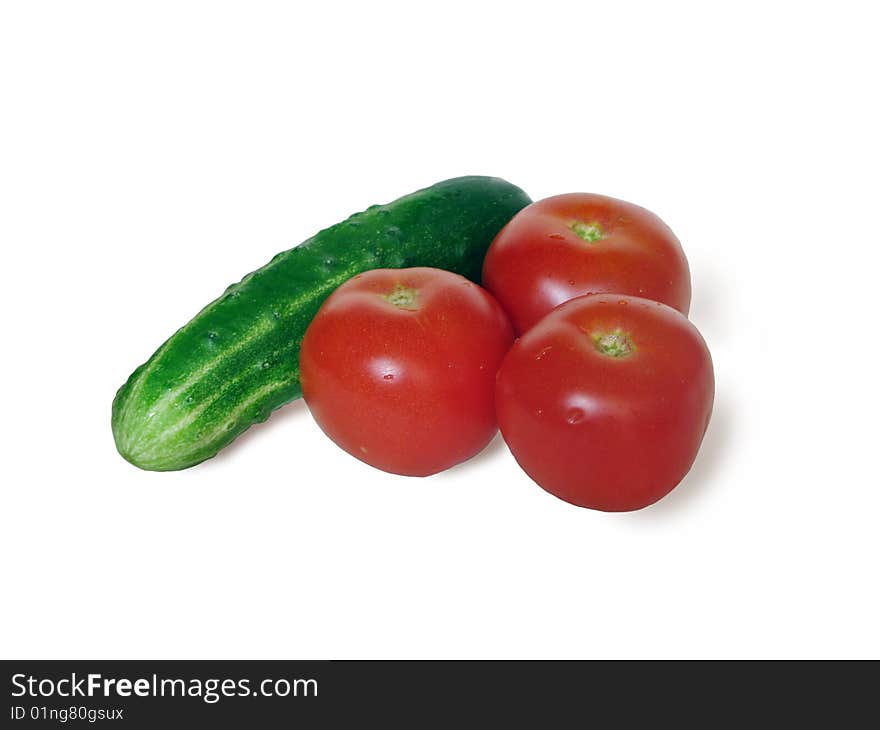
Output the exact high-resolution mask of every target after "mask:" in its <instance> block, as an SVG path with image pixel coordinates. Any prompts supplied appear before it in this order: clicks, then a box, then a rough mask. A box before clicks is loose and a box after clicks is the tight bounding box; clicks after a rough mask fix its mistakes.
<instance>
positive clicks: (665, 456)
mask: <svg viewBox="0 0 880 730" xmlns="http://www.w3.org/2000/svg"><path fill="white" fill-rule="evenodd" d="M714 393H715V381H714V376H713V372H712V359H711V357H710V355H709V350H708V349H707V348H706V343H705V342H704V341H703V338H702V337H701V336H700V333H699V332H697V329H696V327H694V326H693V325H692V324H691V323H690V322H689V321H688V319H687V318H686V317H685V316H684V315H682V314H680V313H679V312H677V311H675V310H674V309H672V308H670V307H667V306H666V305H664V304H660V303H659V302H653V301H649V300H647V299H641V298H639V297H627V296H620V295H610V294H598V295H592V296H582V297H578V298H577V299H573V300H571V301H569V302H566V303H565V304H562V305H561V306H559V307H558V308H556V309H555V310H553V312H551V313H550V314H548V315H547V316H546V317H545V318H544V319H542V320H541V321H540V322H539V323H538V324H537V325H535V326H534V327H533V328H532V329H530V330H529V331H528V332H527V333H526V334H525V335H523V336H522V337H521V338H520V339H519V340H518V341H517V343H516V344H515V345H514V346H513V347H512V348H511V350H510V352H509V353H508V354H507V357H506V358H505V359H504V362H503V364H502V366H501V370H500V371H499V373H498V386H497V390H496V404H497V412H498V423H499V425H500V426H501V433H502V434H503V436H504V439H505V441H507V445H508V446H509V447H510V450H511V452H512V453H513V455H514V457H515V458H516V460H517V461H518V462H519V464H520V466H521V467H522V468H523V469H524V470H525V471H526V473H527V474H528V475H529V476H530V477H531V478H532V479H534V480H535V481H536V482H537V483H538V484H539V485H541V486H542V487H543V488H544V489H546V490H547V491H548V492H550V493H551V494H555V495H556V496H557V497H560V498H561V499H564V500H566V501H567V502H571V503H572V504H576V505H579V506H581V507H591V508H593V509H600V510H606V511H609V512H619V511H625V510H635V509H641V508H642V507H646V506H648V505H649V504H652V503H653V502H656V501H657V500H658V499H660V498H661V497H663V496H664V495H665V494H667V493H668V492H670V491H671V490H672V489H673V488H674V487H675V485H676V484H678V483H679V482H680V481H681V479H682V478H683V477H684V475H685V474H687V472H688V470H689V469H690V468H691V464H693V461H694V458H695V457H696V455H697V451H698V449H699V448H700V442H701V441H702V440H703V434H704V433H705V431H706V427H707V426H708V424H709V416H710V414H711V412H712V400H713V397H714Z"/></svg>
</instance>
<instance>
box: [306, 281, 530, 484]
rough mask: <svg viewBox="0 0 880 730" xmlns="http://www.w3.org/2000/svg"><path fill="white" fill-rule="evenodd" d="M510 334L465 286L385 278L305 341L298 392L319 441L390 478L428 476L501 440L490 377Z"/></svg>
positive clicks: (337, 305)
mask: <svg viewBox="0 0 880 730" xmlns="http://www.w3.org/2000/svg"><path fill="white" fill-rule="evenodd" d="M512 342H513V329H512V327H511V325H510V322H509V321H508V319H507V316H506V315H505V314H504V312H503V311H502V309H501V307H500V306H499V305H498V303H497V302H496V301H495V299H494V298H493V297H492V296H491V295H490V294H489V293H488V292H487V291H486V290H485V289H482V288H481V287H479V286H477V285H476V284H474V283H473V282H471V281H468V280H467V279H465V278H464V277H462V276H458V275H457V274H452V273H449V272H448V271H440V270H438V269H430V268H413V269H402V270H394V269H381V270H377V271H368V272H366V273H364V274H359V275H358V276H355V277H354V278H353V279H350V280H349V281H347V282H346V283H345V284H343V285H342V286H340V287H339V289H337V290H336V291H335V292H334V293H333V294H331V295H330V297H329V298H328V299H327V301H325V302H324V305H323V306H322V307H321V309H320V311H319V312H318V314H317V315H316V316H315V318H314V320H313V321H312V323H311V325H309V328H308V330H307V331H306V336H305V339H304V340H303V344H302V351H301V353H300V367H301V370H302V387H303V393H304V396H305V400H306V403H307V404H308V406H309V410H310V411H311V412H312V415H313V416H314V417H315V420H316V421H317V422H318V425H319V426H320V427H321V428H322V429H323V430H324V432H325V433H326V434H327V435H328V436H329V437H330V438H331V439H333V441H335V442H336V443H337V444H338V445H339V446H340V447H342V448H343V449H345V450H346V451H347V452H348V453H349V454H351V455H352V456H356V457H357V458H358V459H360V460H361V461H365V462H366V463H368V464H370V465H372V466H375V467H377V468H379V469H384V470H385V471H389V472H393V473H395V474H405V475H409V476H427V475H429V474H434V473H436V472H439V471H442V470H443V469H447V468H448V467H450V466H453V465H454V464H458V463H459V462H461V461H464V460H466V459H469V458H470V457H471V456H473V455H474V454H476V453H478V452H479V451H481V450H482V449H483V447H484V446H486V444H488V443H489V441H490V440H491V439H492V436H493V435H494V434H495V432H496V431H497V426H496V421H495V404H494V397H495V392H494V391H495V374H496V372H497V370H498V366H499V365H500V364H501V360H502V358H503V357H504V355H505V353H506V352H507V350H508V348H509V347H510V345H511V344H512Z"/></svg>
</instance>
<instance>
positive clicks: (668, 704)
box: [0, 661, 877, 729]
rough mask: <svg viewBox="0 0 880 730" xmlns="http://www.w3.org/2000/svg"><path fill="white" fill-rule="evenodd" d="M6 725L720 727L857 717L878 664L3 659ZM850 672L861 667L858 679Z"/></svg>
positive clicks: (873, 684)
mask: <svg viewBox="0 0 880 730" xmlns="http://www.w3.org/2000/svg"><path fill="white" fill-rule="evenodd" d="M0 664H2V669H3V674H4V682H5V685H6V698H7V702H6V707H5V708H4V709H3V716H2V720H0V724H2V725H3V726H4V727H10V728H14V727H20V728H22V729H25V728H28V727H32V726H40V727H48V726H49V725H53V726H56V727H64V726H67V725H80V726H82V725H92V726H95V725H100V726H102V727H107V728H142V727H143V728H158V727H162V728H166V727H182V728H183V727H186V728H191V727H212V726H214V725H215V724H222V725H233V726H236V727H247V728H253V727H256V728H259V727H280V726H282V725H285V726H289V725H291V724H296V725H301V726H303V727H339V726H342V724H343V723H344V724H345V726H351V725H352V723H354V724H355V725H358V724H361V723H363V722H367V721H369V722H371V723H375V722H381V723H383V725H382V726H383V727H388V726H395V727H413V728H417V727H421V726H422V725H424V724H426V723H428V722H431V723H432V724H435V723H437V722H438V721H442V722H446V723H454V724H455V726H459V725H467V726H470V725H471V724H474V723H477V724H480V723H492V722H497V721H498V720H500V719H502V718H513V719H518V720H522V719H523V718H524V716H525V715H524V714H523V713H526V712H528V713H529V715H530V716H531V717H533V718H539V719H540V726H541V727H556V726H561V725H566V726H568V725H572V723H573V721H574V720H575V719H577V720H578V722H577V723H576V724H579V725H586V724H593V723H595V722H597V721H599V720H600V719H601V720H603V721H602V722H600V723H599V724H600V726H605V725H608V724H609V723H608V722H606V721H607V720H608V719H609V718H614V720H615V722H613V723H610V724H611V725H612V726H614V725H616V724H617V723H618V722H620V723H623V724H626V723H628V722H629V721H635V720H636V719H640V718H644V717H648V718H650V719H653V720H654V721H659V720H667V721H676V722H680V721H682V720H685V719H695V720H700V719H702V721H703V723H704V724H708V725H709V726H712V725H714V724H715V723H716V722H717V721H718V720H720V719H724V720H728V721H729V720H731V719H733V718H737V719H741V720H743V721H751V722H757V721H760V722H761V723H764V722H766V721H768V720H771V719H776V720H778V721H780V722H784V721H791V719H792V718H793V717H794V716H804V715H807V716H809V717H810V718H811V720H813V721H817V720H820V719H822V718H823V717H824V718H826V719H828V720H829V721H833V722H834V723H835V725H836V726H839V724H840V723H841V722H842V721H843V720H845V719H846V718H847V717H858V716H859V712H860V708H861V707H863V706H864V705H866V703H867V702H868V700H869V698H870V697H871V696H872V693H873V688H874V687H875V686H876V681H877V665H876V664H867V663H866V664H863V665H861V667H860V669H862V670H864V671H860V672H856V673H855V674H856V677H855V678H853V677H851V676H849V675H850V674H852V672H847V673H846V674H847V680H846V682H845V683H843V682H838V681H837V680H838V679H839V673H840V665H834V664H824V665H812V664H809V663H806V662H804V663H769V662H767V663H757V664H756V663H753V662H742V663H739V664H726V663H723V662H716V663H708V664H706V663H702V662H690V663H688V662H677V663H660V662H644V663H627V662H464V661H447V662H440V661H422V662H414V661H401V662H388V661H385V662H372V661H363V662H357V661H333V662H308V661H180V662H177V661H3V662H0ZM850 668H854V667H850Z"/></svg>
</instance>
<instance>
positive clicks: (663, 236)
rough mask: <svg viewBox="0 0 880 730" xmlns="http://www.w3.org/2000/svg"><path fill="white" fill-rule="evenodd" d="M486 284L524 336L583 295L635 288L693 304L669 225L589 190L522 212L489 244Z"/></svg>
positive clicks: (636, 292)
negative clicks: (533, 327) (555, 309)
mask: <svg viewBox="0 0 880 730" xmlns="http://www.w3.org/2000/svg"><path fill="white" fill-rule="evenodd" d="M483 286H485V287H486V288H487V289H488V290H489V291H490V292H492V294H494V295H495V297H496V298H497V299H498V301H499V302H500V303H501V306H502V307H504V309H505V311H506V312H507V313H508V314H509V315H510V318H511V321H512V322H513V326H514V328H515V329H516V331H517V333H519V334H522V333H523V332H525V331H526V330H528V329H529V327H531V326H532V325H534V324H535V323H536V322H537V321H538V320H539V319H541V317H543V316H544V315H545V314H547V313H548V312H549V311H550V310H551V309H553V307H555V306H557V305H558V304H561V303H562V302H566V301H568V300H569V299H573V298H574V297H576V296H580V295H582V294H598V293H603V292H606V293H614V294H631V295H632V296H638V297H645V298H646V299H653V300H655V301H658V302H663V303H664V304H668V305H669V306H670V307H674V308H675V309H677V310H678V311H679V312H681V313H682V314H685V315H686V314H687V313H688V308H689V307H690V302H691V279H690V271H689V269H688V264H687V259H685V256H684V251H682V249H681V244H680V243H679V242H678V239H677V238H676V237H675V235H674V234H673V233H672V231H671V230H669V228H668V227H667V226H666V224H665V223H663V221H661V220H660V219H659V218H658V217H657V216H656V215H654V214H653V213H651V212H650V211H648V210H645V209H644V208H640V207H639V206H637V205H633V204H632V203H626V202H624V201H622V200H615V199H614V198H607V197H605V196H603V195H589V194H587V193H571V194H569V195H557V196H555V197H553V198H546V199H545V200H539V201H538V202H537V203H532V204H531V205H529V206H527V207H526V208H523V209H522V210H521V211H520V212H519V213H517V214H516V215H515V216H514V217H513V219H512V220H511V221H510V222H509V223H508V224H507V225H506V226H505V227H504V228H503V229H502V230H501V232H500V233H499V234H498V236H496V238H495V240H494V241H493V242H492V245H491V246H490V248H489V252H488V254H487V255H486V260H485V262H484V263H483Z"/></svg>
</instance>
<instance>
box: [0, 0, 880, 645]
mask: <svg viewBox="0 0 880 730" xmlns="http://www.w3.org/2000/svg"><path fill="white" fill-rule="evenodd" d="M868 8H870V4H869V3H855V2H834V3H803V2H799V3H783V2H766V1H765V2H757V3H752V2H740V3H735V4H729V5H726V6H721V5H719V4H715V3H608V2H603V3H589V2H571V3H562V2H551V1H548V0H542V1H541V2H531V3H516V2H504V3H500V2H493V3H481V2H476V1H474V0H472V1H471V2H465V3H458V2H451V1H447V2H444V3H439V4H437V3H434V4H423V3H413V2H408V3H388V2H368V3H366V2H365V3H357V4H354V3H352V4H350V5H348V4H342V3H336V2H320V3H287V4H271V3H259V2H241V3H223V2H211V3H191V2H190V3H187V2H167V3H166V2H142V3H134V2H103V3H99V2H77V3H69V2H61V3H48V2H6V3H4V4H3V5H2V10H0V84H2V86H0V94H2V95H0V104H2V113H0V151H2V156H0V242H2V253H3V284H2V287H0V296H2V311H3V338H2V341H3V344H4V347H3V350H4V356H3V360H2V368H3V370H2V388H3V391H2V401H0V408H2V414H3V418H2V429H3V444H4V446H3V477H2V511H0V519H2V530H0V567H2V583H0V585H2V589H0V590H2V594H3V596H2V599H0V655H2V656H3V657H5V658H159V657H163V658H342V657H375V658H380V657H399V658H404V657H420V658H435V657H520V658H527V657H874V658H877V657H878V656H880V632H878V621H877V616H878V610H880V600H878V579H877V573H878V570H877V556H878V536H877V523H878V514H880V490H878V478H877V467H876V459H877V452H878V435H880V434H878V426H877V424H878V406H880V403H878V385H877V381H878V346H877V332H878V326H877V315H878V313H880V307H878V306H877V289H878V274H877V271H878V244H880V236H878V222H877V210H878V172H877V171H878V167H880V154H878V142H877V134H878V129H880V115H878V110H877V106H876V104H877V69H878V67H880V53H878V50H877V49H878V46H877V40H876V23H874V22H872V20H871V18H870V17H869V16H868ZM471 173H478V174H490V175H498V176H501V177H504V178H506V179H508V180H510V181H512V182H514V183H516V184H518V185H520V186H522V187H523V188H525V189H526V190H527V191H528V192H529V193H530V194H531V196H532V197H533V198H535V199H538V198H541V197H546V196H548V195H553V194H557V193H563V192H570V191H591V192H600V193H605V194H609V195H613V196H617V197H621V198H624V199H627V200H631V201H633V202H636V203H639V204H641V205H644V206H646V207H648V208H650V209H652V210H654V211H655V212H657V213H658V214H659V215H660V216H661V217H662V218H664V219H665V220H666V221H667V222H668V223H669V224H670V225H671V226H672V228H673V230H675V231H676V233H677V234H678V235H679V237H680V238H681V240H682V242H683V244H684V246H685V249H686V251H687V254H688V256H689V259H690V263H691V268H692V274H693V281H694V301H693V307H692V320H693V321H694V322H695V323H696V325H697V326H698V327H699V328H700V329H701V330H702V332H703V333H704V335H705V337H706V339H707V341H708V343H709V345H710V348H711V350H712V353H713V356H714V359H715V367H716V377H717V399H716V409H715V415H714V418H713V421H712V424H711V426H710V429H709V432H708V434H707V436H706V440H705V442H704V445H703V449H702V451H701V453H700V456H699V457H698V460H697V462H696V464H695V466H694V468H693V470H692V471H691V473H690V475H689V476H688V477H687V478H686V479H685V481H684V482H683V483H682V484H681V485H680V487H679V488H678V489H677V490H676V491H675V492H673V493H672V494H671V495H670V496H669V497H668V498H666V499H664V500H663V501H662V502H660V503H659V504H657V505H656V506H654V507H651V508H649V509H646V510H644V511H642V512H639V513H634V514H622V515H608V514H602V513H598V512H591V511H588V510H582V509H578V508H575V507H572V506H569V505H568V504H565V503H563V502H561V501H559V500H557V499H555V498H553V497H551V496H550V495H548V494H546V493H545V492H543V491H542V490H541V489H539V488H538V487H537V486H535V485H534V484H533V483H531V482H530V480H529V479H528V478H527V477H526V476H525V475H524V474H523V473H522V472H520V471H519V469H518V468H517V466H516V464H515V463H514V461H513V459H512V457H511V456H510V454H509V453H508V452H507V451H506V449H505V447H504V446H503V444H502V443H501V442H500V441H496V442H495V443H493V445H492V446H490V447H489V448H488V449H487V451H486V452H484V453H483V454H482V455H480V456H479V457H477V458H475V459H474V460H472V461H471V462H469V463H467V464H465V465H462V466H459V467H457V468H455V469H453V470H451V471H449V472H447V473H444V474H442V475H439V476H435V477H432V478H430V479H424V480H416V479H406V478H402V477H394V476H390V475H387V474H384V473H381V472H378V471H374V470H372V469H370V468H369V467H367V466H364V465H363V464H361V463H360V462H358V461H355V460H354V459H352V458H351V457H349V456H348V455H346V454H344V453H343V452H341V451H340V450H339V449H337V448H336V447H335V446H334V445H333V444H332V443H330V442H329V441H328V440H327V439H326V438H325V437H324V436H323V435H322V434H321V433H320V431H319V430H318V428H317V427H316V426H315V425H314V423H313V422H312V421H311V419H310V417H309V414H308V411H307V410H306V409H305V407H304V405H303V404H302V402H297V403H293V404H292V405H290V406H288V407H286V408H284V409H283V410H282V411H279V412H278V413H276V414H275V415H274V416H273V417H272V418H271V419H270V420H269V421H268V422H267V423H266V424H263V425H261V426H258V427H256V428H254V429H252V430H251V431H250V432H249V433H248V434H246V435H245V436H244V437H243V438H241V439H240V441H239V442H238V443H237V444H235V445H234V446H232V447H231V448H229V449H228V450H226V451H225V452H224V453H222V454H221V455H220V456H218V457H217V458H215V459H214V460H212V461H210V462H207V463H205V464H203V465H201V466H197V467H195V468H193V469H190V470H187V471H183V472H177V473H166V474H157V473H146V472H141V471H138V470H137V469H135V468H134V467H132V466H130V465H129V464H128V463H126V462H125V461H123V460H122V459H121V458H120V457H119V456H118V455H117V454H116V452H115V449H114V445H113V440H112V437H111V434H110V424H109V421H110V402H111V400H112V398H113V395H114V393H115V391H116V389H117V388H118V387H119V385H121V383H122V382H123V381H124V380H125V378H126V377H127V376H128V374H129V372H130V371H131V370H132V369H133V368H134V367H135V366H136V365H138V364H139V363H141V362H142V361H143V360H145V359H146V358H147V357H148V356H149V355H150V353H151V352H152V351H153V350H154V349H155V347H156V346H158V345H159V344H160V343H161V342H162V341H163V340H164V339H165V337H167V336H168V335H169V334H170V333H171V332H172V331H174V329H176V328H177V327H178V326H180V325H182V324H183V323H184V322H185V321H186V320H187V319H189V317H190V316H192V315H193V314H195V312H196V311H197V310H198V309H199V308H200V307H201V306H202V305H204V304H205V303H207V302H208V301H209V300H211V299H212V298H214V297H215V296H217V295H218V294H219V293H220V292H221V291H222V290H223V289H224V288H225V286H226V285H227V284H229V283H231V282H233V281H236V280H238V279H239V278H240V277H241V276H242V275H243V274H244V273H246V272H248V271H250V270H252V269H254V268H256V267H258V266H260V265H262V264H263V263H265V262H266V261H267V260H268V259H269V258H270V257H271V256H272V255H273V254H275V253H276V252H278V251H280V250H283V249H285V248H288V247H289V246H291V245H293V244H295V243H297V242H299V241H300V240H302V239H304V238H306V237H308V236H309V235H311V234H312V233H314V232H315V231H316V230H318V229H319V228H322V227H325V226H327V225H329V224H331V223H334V222H336V221H337V220H340V219H341V218H343V217H344V216H346V215H348V214H349V213H352V212H354V211H356V210H360V209H362V208H365V207H366V206H367V205H370V204H372V203H377V202H387V201H389V200H392V199H394V198H396V197H398V196H400V195H402V194H405V193H407V192H410V191H411V190H414V189H416V188H419V187H423V186H425V185H429V184H431V183H433V182H436V181H438V180H442V179H445V178H448V177H453V176H457V175H462V174H471ZM635 456H637V455H634V457H635Z"/></svg>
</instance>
